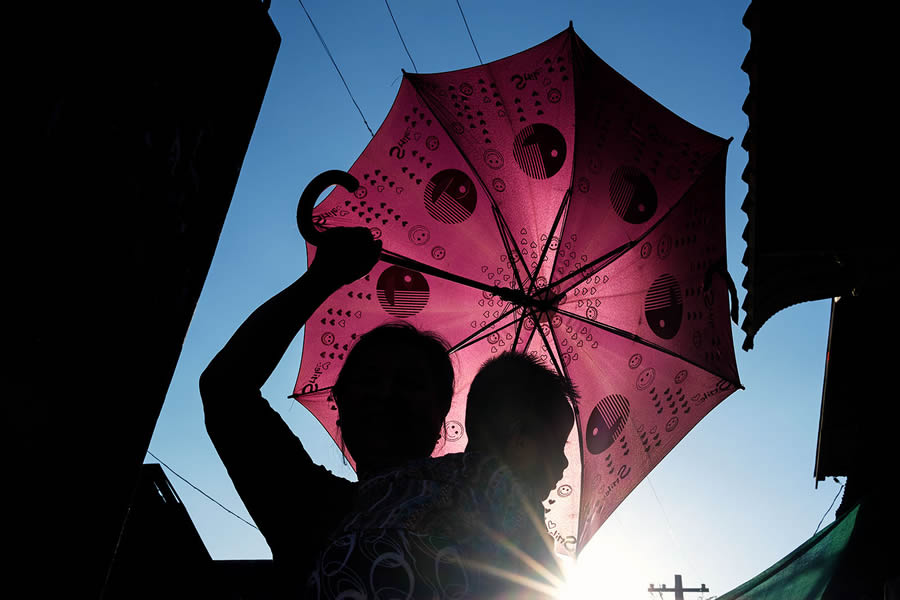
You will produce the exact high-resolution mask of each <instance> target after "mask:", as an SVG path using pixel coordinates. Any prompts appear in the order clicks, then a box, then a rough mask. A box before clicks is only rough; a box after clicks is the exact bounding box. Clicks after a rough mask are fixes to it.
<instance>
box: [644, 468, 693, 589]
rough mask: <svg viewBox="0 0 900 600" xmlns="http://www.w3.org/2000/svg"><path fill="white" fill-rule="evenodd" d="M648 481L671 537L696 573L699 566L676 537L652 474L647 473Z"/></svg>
mask: <svg viewBox="0 0 900 600" xmlns="http://www.w3.org/2000/svg"><path fill="white" fill-rule="evenodd" d="M647 483H649V484H650V489H651V490H652V491H653V497H654V498H656V503H657V504H658V505H659V510H660V512H662V514H663V518H664V519H665V520H666V527H667V528H668V530H669V537H671V538H672V541H673V542H675V545H676V546H677V547H678V550H679V552H681V555H682V556H684V557H685V558H687V560H688V564H689V566H690V567H691V568H692V569H693V570H694V572H695V573H698V572H699V571H698V570H697V566H696V565H695V564H694V561H693V559H692V558H691V555H690V554H688V553H687V552H685V551H684V548H683V547H682V546H681V542H679V541H678V538H677V537H675V531H674V530H673V529H672V523H671V522H670V521H669V515H668V514H667V513H666V509H665V507H664V506H663V503H662V501H660V499H659V494H657V493H656V487H654V485H653V480H652V479H650V474H649V473H647Z"/></svg>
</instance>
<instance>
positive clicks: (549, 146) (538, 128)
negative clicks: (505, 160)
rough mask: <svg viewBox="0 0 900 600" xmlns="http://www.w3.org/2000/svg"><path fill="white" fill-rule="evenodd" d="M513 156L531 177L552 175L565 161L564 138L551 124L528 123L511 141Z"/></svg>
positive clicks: (543, 177)
mask: <svg viewBox="0 0 900 600" xmlns="http://www.w3.org/2000/svg"><path fill="white" fill-rule="evenodd" d="M513 158H515V159H516V164H518V165H519V168H520V169H522V171H523V172H524V173H525V174H526V175H528V176H529V177H531V178H532V179H547V178H548V177H553V176H554V175H556V174H557V173H559V170H560V169H562V166H563V163H565V162H566V138H564V137H563V134H561V133H560V132H559V129H557V128H556V127H553V126H552V125H547V124H546V123H535V124H534V125H529V126H527V127H526V128H525V129H523V130H522V131H520V132H519V134H518V135H517V136H516V139H515V140H514V141H513Z"/></svg>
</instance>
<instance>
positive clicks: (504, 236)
mask: <svg viewBox="0 0 900 600" xmlns="http://www.w3.org/2000/svg"><path fill="white" fill-rule="evenodd" d="M492 212H493V215H494V224H495V225H496V226H497V233H499V234H500V241H501V242H503V248H504V250H506V256H508V257H509V265H510V268H511V269H512V272H513V275H514V276H515V278H516V283H517V284H518V285H519V289H520V290H522V291H524V290H525V284H524V283H523V282H522V276H521V274H520V273H519V270H518V269H517V268H516V261H515V260H514V258H513V254H512V249H511V248H514V249H515V251H516V254H518V255H519V261H520V262H521V263H522V264H523V265H524V264H525V257H524V256H522V252H521V251H520V250H519V247H518V246H516V245H515V244H513V245H512V247H510V243H509V242H510V238H511V237H512V234H511V233H510V232H509V226H508V225H507V224H506V221H504V220H503V215H502V214H500V209H498V208H497V207H496V206H494V207H492Z"/></svg>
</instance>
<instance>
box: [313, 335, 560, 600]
mask: <svg viewBox="0 0 900 600" xmlns="http://www.w3.org/2000/svg"><path fill="white" fill-rule="evenodd" d="M576 396H577V395H576V393H575V390H574V389H573V387H572V385H571V383H570V382H569V381H568V379H566V378H565V377H561V376H559V375H557V374H556V373H554V372H552V371H550V370H549V369H547V368H546V367H544V366H543V365H541V364H540V363H539V362H538V361H537V360H536V359H533V358H531V357H529V356H525V355H522V354H512V353H507V354H502V355H500V356H499V357H497V358H496V359H493V360H491V361H489V362H488V363H486V364H485V365H484V366H483V367H482V369H481V371H479V373H478V375H476V377H475V379H474V381H473V382H472V386H471V389H470V392H469V398H468V404H467V409H466V410H467V416H466V426H467V429H468V432H469V436H470V438H469V447H468V448H467V449H466V451H465V452H463V453H459V454H448V455H445V456H442V457H439V458H436V459H425V460H417V461H410V462H409V463H408V464H407V465H405V466H404V467H399V468H395V469H390V470H385V471H383V472H381V473H379V474H378V476H376V477H372V478H369V479H368V480H367V481H365V482H361V484H360V489H359V494H358V496H357V502H356V504H355V506H354V508H353V510H352V511H351V512H350V516H348V518H347V519H345V521H344V522H343V523H342V524H341V526H340V527H339V528H338V529H337V530H336V532H335V533H334V535H332V537H331V539H330V541H329V543H328V544H327V546H326V547H325V549H324V550H323V552H322V554H321V556H320V558H319V561H318V564H317V568H316V571H315V574H314V576H313V578H312V579H311V581H310V589H309V590H308V594H309V597H312V598H325V599H333V598H343V597H346V598H381V597H385V598H387V597H397V598H455V599H463V598H501V597H502V598H528V597H539V598H545V597H552V594H553V593H554V591H555V590H554V587H555V586H556V585H557V584H558V583H559V582H560V579H561V574H560V571H559V566H558V563H557V561H556V559H555V556H554V555H553V551H552V545H553V540H552V539H551V538H550V536H549V535H548V534H547V531H546V528H545V526H544V524H543V507H542V505H541V503H542V501H543V499H544V498H546V496H547V495H548V494H549V492H550V490H552V489H553V487H554V486H555V484H556V482H557V481H559V479H560V478H561V477H562V474H563V470H564V469H565V468H566V466H567V465H568V463H567V461H566V458H565V454H564V447H565V443H566V439H567V437H568V434H569V431H570V430H571V428H572V424H573V423H574V415H573V412H572V407H571V402H574V401H575V398H576Z"/></svg>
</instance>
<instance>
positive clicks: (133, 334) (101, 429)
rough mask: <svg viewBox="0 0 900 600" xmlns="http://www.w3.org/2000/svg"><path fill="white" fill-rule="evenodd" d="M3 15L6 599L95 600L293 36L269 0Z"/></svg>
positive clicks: (74, 6) (156, 1)
mask: <svg viewBox="0 0 900 600" xmlns="http://www.w3.org/2000/svg"><path fill="white" fill-rule="evenodd" d="M7 18H8V20H7V23H8V24H9V26H10V28H11V29H14V30H15V33H16V35H15V37H14V38H13V39H14V40H15V43H14V46H15V55H14V57H13V58H12V61H11V62H13V63H14V67H13V68H12V69H11V70H10V74H8V77H7V79H6V81H5V84H6V85H5V89H6V90H7V96H8V98H11V99H13V100H14V101H15V103H16V108H15V109H11V110H10V111H9V113H8V114H9V115H10V119H9V122H10V128H11V129H13V130H15V133H16V134H21V140H18V138H16V141H21V143H18V144H17V143H11V144H9V145H8V147H12V148H14V154H15V157H14V162H13V163H12V168H10V169H8V171H7V173H8V176H9V177H10V180H9V181H8V182H7V191H8V193H7V194H6V195H5V208H6V210H7V212H6V214H5V215H4V216H5V219H4V225H5V227H4V229H5V232H6V235H5V236H4V241H5V243H6V246H7V261H6V264H7V268H6V269H5V274H6V275H7V277H6V281H5V286H4V288H5V290H6V296H7V302H8V303H7V306H8V308H7V310H8V313H7V314H8V318H7V321H6V322H7V331H9V332H11V335H9V336H8V337H6V339H7V340H9V342H11V343H10V352H8V353H6V354H7V356H10V357H11V358H10V359H9V362H8V363H7V364H6V365H5V369H4V372H5V373H6V374H7V375H6V379H7V381H8V382H10V383H11V386H7V388H6V390H7V394H8V398H7V401H6V402H4V409H3V412H4V414H3V435H0V439H2V440H3V450H4V455H3V456H4V457H5V458H6V459H7V464H8V468H6V469H5V472H4V475H5V477H4V479H5V481H4V488H5V490H7V493H6V494H5V496H6V499H7V500H12V508H11V509H10V510H11V512H10V514H12V515H14V519H12V530H13V536H12V539H11V540H10V543H11V546H12V547H14V548H15V553H16V556H17V557H19V558H17V560H16V561H14V563H13V568H12V572H14V573H15V577H14V586H15V587H22V588H23V591H22V593H18V594H13V595H12V596H10V597H29V598H49V597H77V598H96V597H99V596H100V595H101V590H102V589H103V587H104V582H105V580H106V578H107V574H108V572H109V567H110V564H111V560H112V557H113V553H114V549H115V548H116V544H117V542H118V540H119V538H120V533H121V531H122V526H123V522H124V520H125V516H126V513H127V512H128V507H129V503H130V500H131V498H132V496H133V494H134V490H135V486H136V483H137V481H138V476H139V473H140V467H141V463H142V461H143V458H144V455H145V452H146V450H147V445H148V443H149V440H150V437H151V434H152V432H153V428H154V426H155V424H156V420H157V417H158V415H159V411H160V409H161V406H162V403H163V399H164V397H165V395H166V391H167V388H168V385H169V382H170V378H171V376H172V373H173V370H174V368H175V364H176V362H177V360H178V357H179V353H180V351H181V347H182V343H183V340H184V336H185V333H186V331H187V327H188V323H189V322H190V319H191V316H192V314H193V311H194V307H195V305H196V302H197V299H198V297H199V295H200V291H201V288H202V286H203V282H204V280H205V278H206V274H207V271H208V269H209V265H210V261H211V259H212V256H213V252H214V250H215V247H216V243H217V240H218V237H219V234H220V231H221V228H222V224H223V221H224V219H225V214H226V212H227V211H228V207H229V204H230V202H231V197H232V194H233V192H234V187H235V184H236V182H237V178H238V174H239V172H240V169H241V164H242V161H243V159H244V154H245V152H246V150H247V147H248V144H249V141H250V136H251V133H252V131H253V128H254V125H255V123H256V118H257V115H258V113H259V110H260V106H261V103H262V100H263V96H264V94H265V91H266V86H267V84H268V80H269V77H270V74H271V71H272V67H273V65H274V61H275V56H276V54H277V52H278V47H279V44H280V36H279V34H278V32H277V30H276V29H275V27H274V25H273V23H272V21H271V19H270V18H269V16H268V13H267V5H266V4H265V3H262V2H259V1H257V0H240V1H235V2H212V1H198V2H178V1H175V0H152V1H150V0H138V1H135V2H125V3H110V4H107V3H71V2H70V3H53V2H50V3H24V4H21V3H20V4H19V5H16V6H15V7H11V11H10V12H9V13H7ZM19 562H21V564H19Z"/></svg>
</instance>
